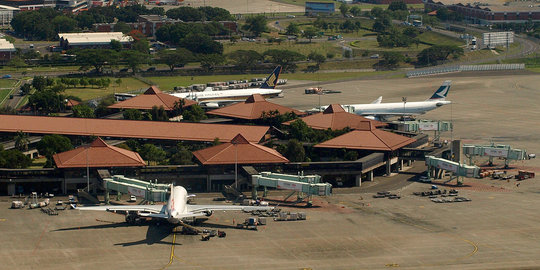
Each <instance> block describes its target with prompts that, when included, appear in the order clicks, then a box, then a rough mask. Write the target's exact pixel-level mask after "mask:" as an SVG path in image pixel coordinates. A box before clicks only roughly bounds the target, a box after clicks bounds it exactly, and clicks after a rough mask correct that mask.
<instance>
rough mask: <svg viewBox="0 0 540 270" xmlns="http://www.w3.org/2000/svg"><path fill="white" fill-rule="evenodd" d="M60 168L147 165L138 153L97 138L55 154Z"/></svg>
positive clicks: (55, 160)
mask: <svg viewBox="0 0 540 270" xmlns="http://www.w3.org/2000/svg"><path fill="white" fill-rule="evenodd" d="M53 158H54V162H55V163H56V166H57V167H58V168H84V167H86V166H87V164H88V167H100V168H103V167H142V166H146V163H145V162H144V160H143V159H142V158H141V156H139V154H138V153H136V152H132V151H129V150H126V149H122V148H119V147H115V146H111V145H108V144H106V143H105V142H104V141H103V140H102V139H101V138H97V139H96V140H95V141H94V142H92V143H91V144H90V145H86V146H82V147H79V148H75V149H73V150H70V151H66V152H62V153H58V154H55V155H54V156H53Z"/></svg>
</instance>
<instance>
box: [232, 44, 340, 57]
mask: <svg viewBox="0 0 540 270" xmlns="http://www.w3.org/2000/svg"><path fill="white" fill-rule="evenodd" d="M223 45H224V53H225V54H227V53H231V52H233V51H237V50H254V51H257V52H259V53H264V52H265V51H266V50H271V49H278V50H290V51H295V52H299V53H301V54H303V55H308V54H309V53H311V52H318V53H321V54H323V55H326V54H327V53H328V52H333V53H335V54H336V55H337V54H341V49H339V48H336V47H335V43H332V42H326V41H325V42H311V43H309V42H306V43H304V42H294V41H284V42H281V45H279V44H277V43H263V42H237V43H234V44H232V43H225V44H223Z"/></svg>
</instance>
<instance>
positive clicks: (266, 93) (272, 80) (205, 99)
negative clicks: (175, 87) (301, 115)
mask: <svg viewBox="0 0 540 270" xmlns="http://www.w3.org/2000/svg"><path fill="white" fill-rule="evenodd" d="M280 74H281V66H277V67H276V68H275V69H274V71H272V73H271V74H270V76H268V78H266V80H265V81H264V83H263V84H262V85H261V87H260V88H248V89H238V90H222V91H213V90H212V87H207V88H206V89H205V90H204V91H202V92H186V93H174V94H172V95H173V96H175V97H180V98H188V99H192V100H195V101H198V102H199V105H201V106H203V107H207V108H217V107H220V106H224V105H227V104H231V103H236V102H240V101H243V100H246V99H247V98H248V97H249V96H251V95H253V94H261V95H262V96H263V97H265V98H271V97H277V96H282V90H280V89H275V88H276V85H277V82H278V79H279V75H280Z"/></svg>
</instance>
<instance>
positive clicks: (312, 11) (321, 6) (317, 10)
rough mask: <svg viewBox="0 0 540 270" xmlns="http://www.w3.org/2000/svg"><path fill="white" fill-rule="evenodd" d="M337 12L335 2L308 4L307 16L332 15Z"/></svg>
mask: <svg viewBox="0 0 540 270" xmlns="http://www.w3.org/2000/svg"><path fill="white" fill-rule="evenodd" d="M335 10H336V6H335V4H334V3H333V2H306V16H316V15H319V14H332V13H334V12H335Z"/></svg>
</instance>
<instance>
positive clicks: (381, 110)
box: [321, 80, 452, 119]
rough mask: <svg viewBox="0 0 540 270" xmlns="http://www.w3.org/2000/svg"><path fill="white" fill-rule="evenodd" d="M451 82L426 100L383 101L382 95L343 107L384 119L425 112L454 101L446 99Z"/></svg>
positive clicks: (446, 83)
mask: <svg viewBox="0 0 540 270" xmlns="http://www.w3.org/2000/svg"><path fill="white" fill-rule="evenodd" d="M451 83H452V81H450V80H447V81H444V83H443V84H442V85H441V87H439V89H437V91H435V93H433V95H432V96H431V97H430V98H429V99H427V100H425V101H416V102H406V101H404V102H395V103H381V102H382V96H381V97H379V98H377V99H376V100H374V101H373V102H372V103H370V104H351V105H342V107H343V109H344V110H345V111H348V112H351V113H355V114H358V115H362V116H366V117H370V118H375V119H384V118H387V117H391V116H412V115H419V114H424V113H426V112H428V111H431V110H434V109H437V108H439V107H441V106H443V105H446V104H450V103H452V102H451V101H448V100H446V96H447V95H448V92H449V91H450V84H451ZM327 107H328V106H322V107H321V109H322V110H324V109H326V108H327Z"/></svg>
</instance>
